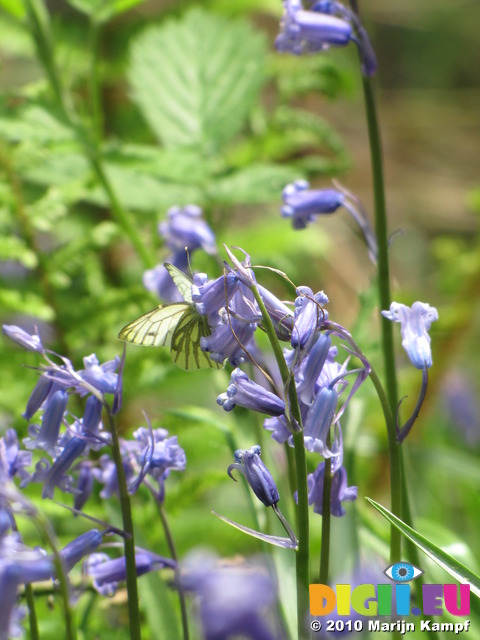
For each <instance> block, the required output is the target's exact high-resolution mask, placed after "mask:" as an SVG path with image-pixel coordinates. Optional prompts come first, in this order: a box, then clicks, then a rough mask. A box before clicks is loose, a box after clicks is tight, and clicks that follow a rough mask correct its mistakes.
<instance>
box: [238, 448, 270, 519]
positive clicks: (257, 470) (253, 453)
mask: <svg viewBox="0 0 480 640" xmlns="http://www.w3.org/2000/svg"><path fill="white" fill-rule="evenodd" d="M261 452H262V450H261V448H260V446H259V445H258V444H257V445H255V446H253V447H251V448H250V449H248V450H244V449H237V451H235V453H234V454H233V455H234V458H235V462H234V463H233V464H231V465H230V466H229V467H228V469H227V473H228V475H229V476H230V477H231V478H232V480H235V478H234V477H233V476H232V469H236V470H237V471H239V472H240V473H241V474H242V475H243V477H244V478H245V480H246V481H247V482H248V484H249V485H250V487H251V488H252V490H253V493H254V494H255V495H256V496H257V498H258V499H259V500H260V501H261V502H263V504H264V505H265V506H266V507H271V506H272V505H275V504H277V502H278V501H279V500H280V496H279V493H278V489H277V485H276V484H275V481H274V479H273V478H272V475H271V473H270V471H269V470H268V469H267V467H266V466H265V465H264V463H263V461H262V460H261V458H260V454H261Z"/></svg>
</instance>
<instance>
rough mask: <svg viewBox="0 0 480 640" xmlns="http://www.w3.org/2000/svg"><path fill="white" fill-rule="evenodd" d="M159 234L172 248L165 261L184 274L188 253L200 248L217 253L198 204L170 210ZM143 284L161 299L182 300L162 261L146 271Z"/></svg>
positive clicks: (210, 232)
mask: <svg viewBox="0 0 480 640" xmlns="http://www.w3.org/2000/svg"><path fill="white" fill-rule="evenodd" d="M158 233H159V235H160V237H161V238H163V240H164V241H165V244H166V245H167V247H168V248H169V249H170V250H171V251H172V254H171V255H170V256H169V257H168V258H166V260H165V262H168V263H170V264H173V265H174V266H175V267H177V269H180V271H183V272H184V273H187V272H188V270H189V254H190V255H191V254H192V253H193V252H194V251H196V250H197V249H200V248H201V249H203V250H204V251H206V252H207V253H209V254H212V255H213V254H215V253H216V252H217V247H216V244H215V235H214V233H213V231H212V230H211V229H210V227H209V226H208V224H207V223H206V222H205V220H204V219H203V217H202V210H201V209H200V207H197V206H196V205H193V204H189V205H187V206H185V207H172V208H171V209H169V210H168V212H167V220H165V221H163V222H160V224H159V225H158ZM143 284H144V286H145V288H146V289H148V290H149V291H152V292H153V293H155V294H156V295H157V296H158V297H159V298H161V299H162V300H166V301H168V302H179V301H180V300H181V299H182V298H181V296H180V293H179V291H178V289H177V288H176V287H175V285H174V284H173V281H172V278H171V277H170V275H169V273H168V271H167V270H166V269H165V267H164V265H163V264H159V265H157V266H156V267H154V268H153V269H148V270H147V271H145V273H144V275H143Z"/></svg>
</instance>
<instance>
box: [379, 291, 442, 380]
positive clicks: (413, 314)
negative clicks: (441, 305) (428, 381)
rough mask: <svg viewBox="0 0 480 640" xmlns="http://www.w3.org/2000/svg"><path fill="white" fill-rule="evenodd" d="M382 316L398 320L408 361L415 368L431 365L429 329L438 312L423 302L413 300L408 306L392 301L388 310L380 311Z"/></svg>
mask: <svg viewBox="0 0 480 640" xmlns="http://www.w3.org/2000/svg"><path fill="white" fill-rule="evenodd" d="M382 316H384V317H385V318H387V319H388V320H392V322H400V332H401V334H402V346H403V348H404V349H405V351H406V352H407V355H408V357H409V358H410V362H411V363H412V364H413V366H414V367H416V368H417V369H424V368H427V369H428V368H430V367H431V366H432V351H431V348H430V336H429V335H428V332H429V330H430V327H431V324H432V322H434V321H435V320H438V312H437V310H436V309H435V307H431V306H430V305H429V304H427V303H425V302H414V303H413V304H412V306H411V308H410V307H407V306H406V305H404V304H400V303H398V302H392V303H391V305H390V310H389V311H382Z"/></svg>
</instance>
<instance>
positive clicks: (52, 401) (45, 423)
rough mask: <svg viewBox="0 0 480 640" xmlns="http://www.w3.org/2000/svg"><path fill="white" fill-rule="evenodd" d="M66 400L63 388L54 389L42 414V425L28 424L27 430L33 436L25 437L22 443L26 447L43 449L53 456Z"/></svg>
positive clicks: (65, 407)
mask: <svg viewBox="0 0 480 640" xmlns="http://www.w3.org/2000/svg"><path fill="white" fill-rule="evenodd" d="M67 402H68V393H67V392H66V391H63V390H59V391H56V392H55V393H54V394H53V395H52V396H51V397H50V398H49V401H48V404H47V406H46V408H45V412H44V414H43V416H42V426H41V427H40V428H38V427H37V425H30V427H29V430H28V432H29V434H30V435H31V436H33V437H31V438H25V440H24V444H25V446H26V447H27V449H43V450H44V451H46V452H47V453H49V454H50V455H51V456H55V452H56V450H57V447H58V438H59V435H60V427H61V426H62V422H63V418H64V413H65V411H66V409H67Z"/></svg>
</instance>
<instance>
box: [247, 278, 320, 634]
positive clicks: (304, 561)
mask: <svg viewBox="0 0 480 640" xmlns="http://www.w3.org/2000/svg"><path fill="white" fill-rule="evenodd" d="M251 291H252V293H253V296H254V298H255V300H256V302H257V304H258V307H259V309H260V313H261V314H262V318H263V328H264V329H265V332H266V334H267V336H268V339H269V341H270V344H271V346H272V350H273V353H274V355H275V359H276V361H277V364H278V368H279V370H280V375H281V376H282V381H283V384H284V386H285V389H286V390H288V397H289V399H290V406H291V412H292V416H293V418H294V420H295V421H296V423H297V424H298V427H299V430H294V431H293V446H294V453H295V476H296V484H297V495H298V508H297V531H298V535H297V538H298V549H297V552H296V580H297V628H298V638H299V640H300V639H302V638H306V637H308V633H307V631H306V629H305V621H306V617H307V615H308V611H309V608H310V600H309V584H310V575H309V552H310V542H309V537H310V532H309V527H308V487H307V461H306V457H305V444H304V441H303V430H302V416H301V413H300V404H299V401H298V397H297V390H296V388H295V384H292V379H291V374H290V371H289V369H288V366H287V363H286V362H285V358H284V357H283V351H282V347H281V346H280V342H279V340H278V338H277V334H276V333H275V328H274V326H273V323H272V320H271V318H270V316H269V315H268V311H267V309H266V307H265V305H264V303H263V300H262V298H261V296H260V294H259V292H258V289H257V287H255V286H252V287H251Z"/></svg>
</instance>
